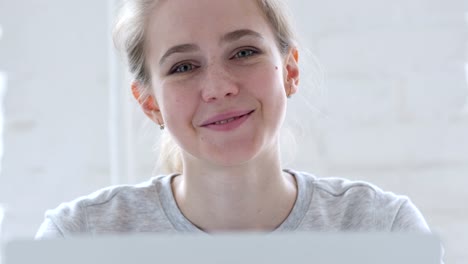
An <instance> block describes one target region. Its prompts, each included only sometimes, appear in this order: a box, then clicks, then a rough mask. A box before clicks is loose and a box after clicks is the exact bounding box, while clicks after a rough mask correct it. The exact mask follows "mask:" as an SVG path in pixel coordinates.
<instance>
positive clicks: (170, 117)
mask: <svg viewBox="0 0 468 264" xmlns="http://www.w3.org/2000/svg"><path fill="white" fill-rule="evenodd" d="M161 98H164V99H163V101H162V105H161V111H162V114H163V118H164V120H165V122H166V124H167V126H169V128H170V127H183V126H185V125H186V124H188V123H189V122H191V121H192V118H193V114H194V112H195V105H196V102H195V99H196V94H194V92H193V91H191V90H190V89H187V87H185V86H180V85H174V84H171V85H165V86H164V87H162V92H161Z"/></svg>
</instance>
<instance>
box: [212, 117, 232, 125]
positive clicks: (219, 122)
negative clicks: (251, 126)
mask: <svg viewBox="0 0 468 264" xmlns="http://www.w3.org/2000/svg"><path fill="white" fill-rule="evenodd" d="M236 119H237V117H232V118H229V119H226V120H221V121H218V122H215V123H214V124H215V125H223V124H226V123H229V122H232V121H234V120H236Z"/></svg>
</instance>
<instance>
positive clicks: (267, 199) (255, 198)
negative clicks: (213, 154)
mask: <svg viewBox="0 0 468 264" xmlns="http://www.w3.org/2000/svg"><path fill="white" fill-rule="evenodd" d="M173 191H174V196H175V199H176V202H177V204H178V206H179V208H180V209H181V211H182V213H183V214H184V215H185V217H187V218H188V219H189V220H190V221H191V222H192V223H194V224H195V225H196V226H198V227H199V228H200V229H202V230H204V231H206V232H218V231H242V230H257V231H266V230H273V229H275V228H276V227H278V226H279V225H280V224H281V223H282V222H283V221H284V219H286V218H287V216H288V215H289V213H290V211H291V209H292V207H293V205H294V203H295V200H296V195H297V188H296V183H295V180H294V177H293V176H292V175H290V174H289V173H285V172H283V171H282V170H281V166H280V159H279V155H276V156H275V157H271V155H270V157H263V158H262V157H259V158H256V159H255V160H254V161H251V162H247V163H246V164H242V165H239V166H231V167H224V168H222V169H214V168H212V167H207V166H205V167H200V166H195V164H191V163H190V162H189V163H185V164H184V173H183V174H182V175H180V176H177V177H176V178H174V181H173Z"/></svg>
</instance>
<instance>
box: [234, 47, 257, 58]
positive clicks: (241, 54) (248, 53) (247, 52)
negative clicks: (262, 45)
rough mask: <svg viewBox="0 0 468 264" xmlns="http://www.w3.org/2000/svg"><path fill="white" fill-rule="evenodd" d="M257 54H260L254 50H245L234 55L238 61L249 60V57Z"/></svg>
mask: <svg viewBox="0 0 468 264" xmlns="http://www.w3.org/2000/svg"><path fill="white" fill-rule="evenodd" d="M256 53H258V52H257V51H255V50H253V49H244V50H241V51H239V52H237V53H236V54H235V55H234V58H236V59H241V58H248V57H251V56H253V55H254V54H256Z"/></svg>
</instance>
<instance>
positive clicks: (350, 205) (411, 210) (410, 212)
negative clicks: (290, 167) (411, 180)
mask: <svg viewBox="0 0 468 264" xmlns="http://www.w3.org/2000/svg"><path fill="white" fill-rule="evenodd" d="M298 174H299V175H301V177H304V178H305V179H307V181H309V182H310V186H311V187H310V192H312V195H311V197H312V198H311V199H312V201H311V203H310V208H309V211H310V212H309V213H310V214H311V215H313V217H315V218H320V219H322V220H323V225H324V226H331V229H334V230H335V229H336V230H341V231H343V230H353V231H428V230H429V228H428V227H427V224H426V221H425V220H424V218H423V216H422V214H421V213H420V211H419V210H418V209H417V208H416V206H415V205H414V204H413V203H412V202H411V200H410V199H409V198H408V197H407V196H405V195H399V194H395V193H393V192H390V191H384V190H382V189H381V188H380V187H377V186H376V185H374V184H372V183H369V182H365V181H354V180H348V179H344V178H337V177H327V178H318V177H316V176H314V175H312V174H309V173H306V172H298Z"/></svg>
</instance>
